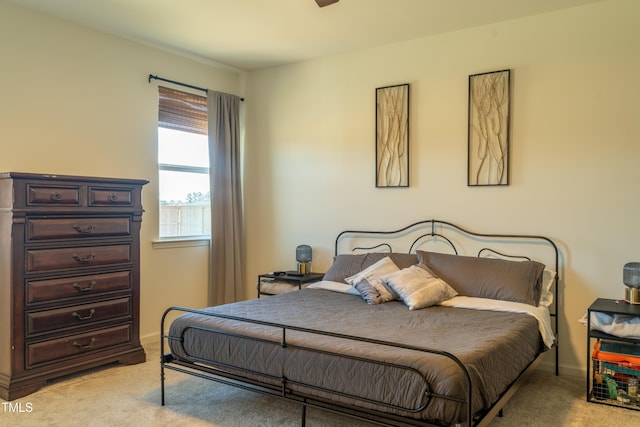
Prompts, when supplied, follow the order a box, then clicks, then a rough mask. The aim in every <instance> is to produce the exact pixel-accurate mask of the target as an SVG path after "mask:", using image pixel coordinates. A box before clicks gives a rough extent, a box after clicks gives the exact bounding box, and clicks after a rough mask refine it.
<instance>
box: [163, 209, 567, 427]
mask: <svg viewBox="0 0 640 427" xmlns="http://www.w3.org/2000/svg"><path fill="white" fill-rule="evenodd" d="M334 251H335V257H334V263H333V265H332V266H331V267H330V269H329V270H328V271H327V273H326V274H325V277H324V280H323V281H321V282H318V283H315V284H313V285H311V286H309V287H307V288H305V289H302V290H300V291H296V292H291V293H286V294H282V295H275V296H270V297H268V298H260V299H254V300H248V301H242V302H237V303H232V304H226V305H223V306H217V307H208V308H203V309H190V308H184V307H170V308H169V309H167V310H166V311H165V313H164V314H163V316H162V322H161V333H162V337H163V339H162V342H161V353H162V357H161V382H162V384H161V394H162V397H161V399H162V404H163V405H164V404H165V393H164V391H165V384H164V378H165V369H170V370H174V371H179V372H183V373H187V374H191V375H195V376H199V377H202V378H207V379H211V380H215V381H218V382H222V383H225V384H230V385H234V386H237V387H242V388H245V389H248V390H252V391H256V392H261V393H265V394H269V395H272V396H277V397H280V398H283V399H287V400H290V401H294V402H297V403H299V404H301V405H302V424H303V425H304V421H305V413H306V412H305V410H306V408H307V407H316V408H322V409H325V410H330V411H334V412H338V413H341V414H344V415H348V416H352V417H357V418H361V419H366V420H369V421H373V422H376V423H380V424H386V425H436V426H450V425H466V426H484V425H487V424H488V423H489V422H490V421H491V419H493V418H494V417H495V416H496V415H498V414H499V413H500V411H501V410H502V408H503V406H504V405H505V403H506V402H507V401H508V399H509V398H510V397H511V396H512V395H513V394H514V393H515V392H516V390H517V388H518V387H519V385H520V384H521V382H522V381H523V379H524V378H525V377H526V375H528V374H529V373H530V372H531V371H532V370H533V369H534V368H535V367H536V366H537V365H538V363H539V362H540V361H541V359H542V357H543V356H544V355H545V354H546V353H551V352H548V350H550V349H553V351H554V352H555V371H556V375H557V374H558V345H557V326H558V316H557V300H558V299H557V298H556V297H554V293H555V292H556V291H557V286H558V277H559V275H558V269H559V264H558V258H559V254H558V249H557V246H556V245H555V243H554V242H553V241H552V240H551V239H549V238H547V237H544V236H535V235H504V234H483V233H476V232H472V231H468V230H467V229H465V228H462V227H460V226H457V225H455V224H453V223H450V222H446V221H440V220H424V221H418V222H416V223H413V224H410V225H408V226H406V227H403V228H400V229H395V230H390V231H369V230H346V231H343V232H340V233H339V234H338V236H337V237H336V240H335V249H334ZM178 314H179V315H178ZM169 315H171V316H169ZM176 316H177V317H176ZM169 317H173V320H171V321H170V325H167V323H169V321H168V319H169ZM167 326H168V329H167ZM167 350H168V351H167ZM553 351H552V352H553Z"/></svg>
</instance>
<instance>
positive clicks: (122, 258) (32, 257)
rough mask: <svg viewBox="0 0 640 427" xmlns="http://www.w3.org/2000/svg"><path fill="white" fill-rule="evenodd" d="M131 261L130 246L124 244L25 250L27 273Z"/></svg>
mask: <svg viewBox="0 0 640 427" xmlns="http://www.w3.org/2000/svg"><path fill="white" fill-rule="evenodd" d="M129 262H131V248H130V246H129V245H128V244H126V245H110V246H83V247H76V248H59V249H29V250H27V266H26V267H27V273H33V272H38V271H47V270H58V269H64V268H86V267H94V266H99V265H106V264H123V263H129Z"/></svg>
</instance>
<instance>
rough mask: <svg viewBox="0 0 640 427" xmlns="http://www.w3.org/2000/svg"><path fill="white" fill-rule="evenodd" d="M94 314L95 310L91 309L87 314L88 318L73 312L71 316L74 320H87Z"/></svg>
mask: <svg viewBox="0 0 640 427" xmlns="http://www.w3.org/2000/svg"><path fill="white" fill-rule="evenodd" d="M94 314H96V309H95V308H92V309H91V311H90V312H89V315H88V316H83V315H81V314H78V312H77V311H74V312H73V313H72V314H71V315H72V316H73V317H75V318H77V319H78V320H89V319H91V318H92V317H93V315H94Z"/></svg>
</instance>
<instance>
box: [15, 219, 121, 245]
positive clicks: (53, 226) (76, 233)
mask: <svg viewBox="0 0 640 427" xmlns="http://www.w3.org/2000/svg"><path fill="white" fill-rule="evenodd" d="M130 234H131V224H130V221H129V218H61V219H48V218H46V219H45V218H36V219H29V220H28V221H27V240H43V239H76V238H86V237H107V236H128V235H130Z"/></svg>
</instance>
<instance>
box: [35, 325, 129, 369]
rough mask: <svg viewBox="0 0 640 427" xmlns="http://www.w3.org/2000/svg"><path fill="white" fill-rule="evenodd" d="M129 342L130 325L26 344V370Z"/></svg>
mask: <svg viewBox="0 0 640 427" xmlns="http://www.w3.org/2000/svg"><path fill="white" fill-rule="evenodd" d="M130 341H131V325H129V324H126V325H121V326H114V327H112V328H106V329H99V330H96V331H92V332H86V333H83V334H77V335H71V336H69V337H66V338H58V339H55V340H50V341H43V342H38V343H33V344H27V351H26V356H27V357H26V365H27V368H31V367H34V366H35V365H38V364H42V363H46V362H54V361H56V360H59V359H63V358H66V357H71V356H78V355H82V354H85V353H91V352H95V351H97V350H102V349H106V348H108V347H112V346H115V345H119V344H127V343H129V342H130Z"/></svg>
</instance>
